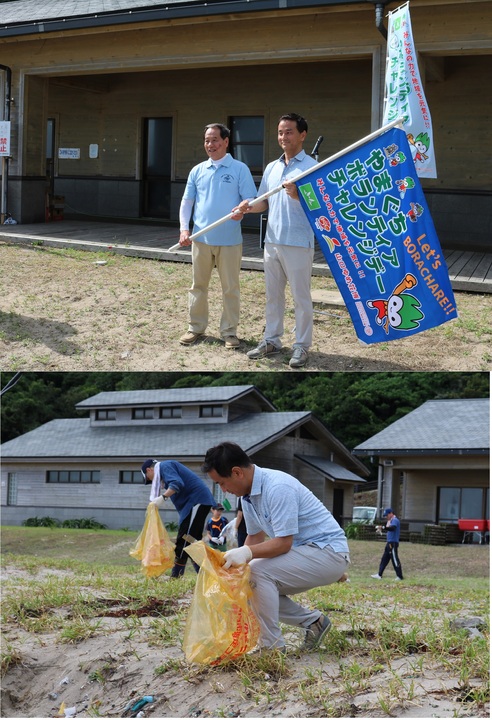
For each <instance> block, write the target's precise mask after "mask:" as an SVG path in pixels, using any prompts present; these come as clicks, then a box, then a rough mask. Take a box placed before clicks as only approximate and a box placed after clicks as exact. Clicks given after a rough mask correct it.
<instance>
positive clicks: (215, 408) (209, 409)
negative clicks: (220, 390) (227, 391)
mask: <svg viewBox="0 0 492 720" xmlns="http://www.w3.org/2000/svg"><path fill="white" fill-rule="evenodd" d="M200 417H202V418H210V417H222V405H203V406H202V407H201V408H200Z"/></svg>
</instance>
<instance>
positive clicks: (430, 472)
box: [354, 398, 490, 532]
mask: <svg viewBox="0 0 492 720" xmlns="http://www.w3.org/2000/svg"><path fill="white" fill-rule="evenodd" d="M354 454H355V455H357V456H359V457H372V458H373V460H374V462H377V464H378V468H379V478H378V500H377V506H378V508H379V510H380V514H381V515H382V512H381V511H382V510H383V509H384V508H386V507H391V508H393V510H394V511H395V513H396V514H397V515H398V517H399V518H400V520H402V521H404V522H405V523H407V524H408V526H409V529H410V530H411V531H412V530H413V531H415V532H420V531H421V530H422V529H423V527H424V525H426V524H439V523H442V524H447V523H451V524H452V523H455V524H457V523H458V520H459V519H460V518H461V519H483V520H487V519H489V518H490V400H489V399H488V398H474V399H463V400H459V399H456V400H429V401H427V402H425V403H424V404H423V405H421V406H420V407H418V408H416V409H415V410H413V411H412V412H409V413H408V414H407V415H405V416H404V417H402V418H400V419H399V420H397V421H396V422H394V423H392V424H391V425H389V426H388V427H387V428H385V429H384V430H382V431H381V432H379V433H377V434H376V435H374V436H373V437H371V438H369V439H368V440H366V441H364V442H363V443H361V444H360V445H357V447H356V448H355V449H354Z"/></svg>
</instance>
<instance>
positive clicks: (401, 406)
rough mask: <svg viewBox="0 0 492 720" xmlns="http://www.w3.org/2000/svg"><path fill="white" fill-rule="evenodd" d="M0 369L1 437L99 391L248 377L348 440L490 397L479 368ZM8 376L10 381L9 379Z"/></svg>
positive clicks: (70, 413)
mask: <svg viewBox="0 0 492 720" xmlns="http://www.w3.org/2000/svg"><path fill="white" fill-rule="evenodd" d="M14 376H15V374H14V373H3V374H2V378H1V385H2V388H3V389H5V388H6V386H7V385H8V384H9V383H11V384H12V386H11V387H10V389H8V390H7V391H6V392H5V393H4V394H3V395H2V408H1V420H2V428H1V439H2V442H6V441H7V440H11V439H13V438H15V437H18V436H19V435H22V434H23V433H26V432H29V431H30V430H33V429H35V428H36V427H39V426H40V425H42V424H43V423H46V422H49V421H50V420H54V419H58V418H73V417H84V416H85V417H88V412H85V413H81V412H78V411H76V410H75V405H76V404H77V403H78V402H81V401H82V400H85V399H86V398H88V397H91V396H92V395H97V393H100V392H106V391H115V390H120V391H121V390H151V389H156V388H185V387H207V386H220V385H254V386H255V387H257V388H258V390H260V391H261V392H262V393H263V394H264V395H265V396H266V398H267V399H268V400H269V401H270V402H271V403H272V404H273V405H274V406H275V407H276V409H277V410H281V411H291V412H292V411H306V410H309V411H311V412H312V413H313V414H314V415H316V417H317V418H318V419H320V420H321V421H322V422H323V423H324V424H325V425H326V426H327V428H328V429H329V430H330V432H332V433H333V434H334V435H335V436H336V437H337V438H338V439H339V440H340V441H341V442H343V443H344V444H345V445H346V446H347V448H349V449H350V450H352V449H353V448H354V447H355V446H356V445H358V444H359V443H361V442H363V441H364V440H367V439H368V438H369V437H371V436H372V435H374V434H375V433H377V432H379V431H380V430H383V429H384V428H385V427H387V426H388V425H389V424H391V423H392V422H394V421H395V420H398V419H399V418H401V417H403V416H404V415H406V414H407V413H408V412H410V411H411V410H414V409H415V408H417V407H419V406H420V405H422V403H424V402H425V401H426V400H434V399H449V398H484V397H489V391H490V379H489V378H490V376H489V373H485V372H453V373H451V372H379V373H365V372H357V373H346V372H340V373H337V372H333V373H330V372H326V373H325V372H324V373H316V372H313V373H275V372H238V373H235V372H225V373H200V372H191V373H190V372H46V373H42V372H41V373H32V372H26V373H21V374H19V375H18V377H17V376H15V377H14ZM13 380H15V384H13V383H12V381H13Z"/></svg>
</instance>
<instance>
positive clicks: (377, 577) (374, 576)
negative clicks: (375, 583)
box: [371, 573, 383, 580]
mask: <svg viewBox="0 0 492 720" xmlns="http://www.w3.org/2000/svg"><path fill="white" fill-rule="evenodd" d="M371 577H372V578H374V580H382V579H383V578H382V577H381V575H378V573H376V574H375V575H371Z"/></svg>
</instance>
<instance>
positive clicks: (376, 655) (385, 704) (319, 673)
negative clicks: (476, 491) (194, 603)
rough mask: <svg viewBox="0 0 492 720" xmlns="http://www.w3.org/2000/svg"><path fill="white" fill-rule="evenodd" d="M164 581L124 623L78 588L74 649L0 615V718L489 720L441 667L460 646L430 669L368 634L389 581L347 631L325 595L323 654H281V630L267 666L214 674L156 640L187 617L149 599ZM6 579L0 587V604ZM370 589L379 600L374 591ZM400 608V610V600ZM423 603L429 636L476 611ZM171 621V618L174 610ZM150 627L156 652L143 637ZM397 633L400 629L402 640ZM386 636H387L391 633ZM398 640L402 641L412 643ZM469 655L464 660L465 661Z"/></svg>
mask: <svg viewBox="0 0 492 720" xmlns="http://www.w3.org/2000/svg"><path fill="white" fill-rule="evenodd" d="M373 545H374V544H373ZM431 551H435V548H431ZM408 559H409V558H408ZM482 564H483V557H482ZM2 574H3V579H4V580H9V581H10V583H12V581H17V582H18V583H22V582H26V581H29V580H32V579H33V578H34V579H35V580H36V581H39V580H43V581H45V582H46V583H47V585H46V587H48V585H49V584H50V583H52V582H53V581H56V580H58V581H59V582H60V583H62V582H63V581H64V582H65V583H66V581H67V579H70V578H71V577H72V580H73V582H74V585H75V586H76V584H77V578H76V577H75V576H74V575H73V573H71V571H69V570H66V571H60V570H56V571H50V570H47V569H44V568H43V569H42V572H41V570H40V573H37V572H34V573H33V572H27V571H25V570H21V569H16V568H15V567H13V566H12V565H9V566H8V567H7V568H5V572H3V571H2ZM50 574H51V578H50ZM169 582H173V581H169V580H168V579H167V578H166V577H161V578H160V579H159V580H157V581H155V582H154V587H155V589H156V591H157V592H156V594H155V595H154V596H152V597H149V598H148V601H147V603H145V604H142V603H141V604H140V606H139V612H138V613H134V614H133V616H132V613H128V612H127V610H128V609H129V608H131V606H132V598H131V597H130V596H129V595H128V593H127V594H125V593H121V594H118V596H117V597H110V596H108V592H107V591H106V592H105V591H104V589H99V590H96V589H92V590H90V589H89V588H87V597H86V602H85V608H86V610H87V613H88V616H89V617H91V625H92V627H93V630H92V631H91V632H90V633H88V634H87V636H86V637H85V638H83V639H80V640H77V641H73V642H60V636H59V634H58V633H56V632H29V631H28V630H27V629H26V622H27V623H28V622H29V621H30V620H32V622H33V623H35V622H36V621H37V617H34V616H33V617H32V618H31V617H27V618H26V617H23V618H22V623H21V622H18V618H16V617H14V616H11V617H7V618H6V621H5V622H4V625H3V640H2V654H3V656H4V655H5V653H6V652H7V653H8V652H9V651H10V652H12V653H13V654H14V657H13V658H12V662H11V664H10V666H9V668H8V671H7V672H6V673H5V674H4V676H3V679H2V710H1V716H2V717H9V718H17V717H21V718H30V717H33V718H34V717H36V718H49V717H58V716H61V717H63V716H64V714H65V713H64V709H63V708H65V709H71V708H74V710H73V712H74V713H75V715H74V716H76V717H96V716H97V717H115V718H116V717H122V716H123V715H124V711H125V708H127V707H128V706H129V705H131V706H133V705H134V704H135V703H136V702H137V701H138V700H139V699H141V698H143V697H145V696H152V698H153V702H151V703H148V704H146V705H144V706H143V707H142V708H141V710H140V713H141V714H140V715H139V717H156V718H167V717H174V718H182V717H187V718H193V717H204V718H205V717H206V718H217V717H245V718H257V717H263V718H266V717H272V718H273V717H282V718H287V717H304V718H308V717H359V718H377V717H388V716H393V717H400V718H407V717H408V718H431V717H438V718H447V717H489V713H490V706H489V701H488V698H484V700H483V702H479V703H477V702H476V700H477V691H478V688H479V687H480V683H481V682H482V683H483V679H482V681H480V680H479V679H478V678H474V677H473V673H471V674H470V675H469V676H468V677H466V680H465V679H464V677H465V676H466V675H467V673H466V672H465V669H464V666H462V667H461V672H460V664H459V663H457V664H453V663H452V662H450V661H449V658H452V656H453V654H454V655H456V656H457V657H460V656H461V655H462V650H461V649H460V647H458V646H456V647H455V648H453V647H451V648H449V649H448V654H449V658H448V660H447V661H445V662H440V658H438V657H436V654H435V653H433V652H431V651H430V648H429V647H428V646H427V645H426V643H425V642H423V643H415V644H414V645H412V644H411V643H410V644H408V649H407V652H404V653H402V652H401V647H400V648H399V649H398V648H397V647H396V644H395V648H394V650H392V649H390V650H388V649H387V650H386V652H383V651H382V648H381V645H380V643H381V635H380V634H379V635H378V626H379V625H381V624H382V623H387V624H388V628H389V627H392V628H393V629H394V628H396V627H397V626H398V627H400V623H397V624H396V625H395V619H394V615H395V603H396V604H398V599H392V597H391V595H392V594H393V595H394V594H398V593H399V592H401V591H402V590H401V587H398V588H395V590H393V586H394V583H393V582H391V578H390V579H388V581H387V582H386V583H385V585H386V591H385V592H382V591H383V586H382V585H381V584H380V583H377V584H376V585H374V584H373V585H372V586H371V588H369V587H367V589H366V590H365V596H366V599H365V603H364V605H362V604H361V603H360V600H359V601H358V610H357V612H360V613H363V618H364V619H363V620H362V621H361V623H360V624H359V627H358V628H357V629H354V626H353V625H351V624H350V622H349V620H348V616H347V615H346V610H347V609H348V608H350V607H351V606H352V605H353V604H354V600H353V598H352V593H353V591H354V590H356V586H353V587H351V586H350V585H349V584H344V585H343V586H341V585H337V586H336V589H330V591H329V593H328V595H326V596H324V597H325V600H324V602H325V603H326V605H325V606H324V609H327V607H329V610H330V615H331V616H332V620H333V622H334V630H332V633H333V632H335V634H336V635H335V637H336V638H337V641H336V642H335V643H334V645H333V646H331V650H328V651H327V650H324V651H319V652H312V653H304V654H302V655H299V654H298V653H296V652H295V651H294V650H292V649H291V648H294V647H296V646H297V645H298V644H299V640H300V635H299V630H298V629H292V630H291V631H289V629H286V632H285V633H284V634H285V637H286V640H287V646H288V648H289V652H288V654H287V656H286V657H285V658H281V659H280V660H278V661H277V664H275V663H273V662H271V661H270V664H264V665H262V664H261V662H259V661H258V660H254V661H253V660H252V659H251V658H249V660H251V663H250V664H248V663H246V664H245V665H242V666H241V665H240V664H236V665H235V664H232V665H230V666H225V667H218V668H208V667H202V666H197V665H189V664H188V663H187V662H186V661H185V659H184V656H183V652H182V649H181V646H180V642H179V640H178V641H176V635H175V636H174V638H171V637H170V638H169V640H168V641H166V640H165V639H164V640H163V638H165V634H164V633H163V629H165V628H166V623H171V624H172V623H174V622H175V618H176V613H177V612H178V611H179V610H183V609H184V610H186V609H187V608H188V606H189V603H190V602H191V597H192V590H188V591H185V592H183V593H182V594H181V596H180V597H179V598H174V597H173V598H172V599H169V598H164V597H161V598H160V600H159V587H161V588H162V585H163V584H164V583H169ZM355 582H356V585H357V581H355ZM10 583H6V585H5V588H6V589H5V591H4V593H3V597H4V599H5V598H6V597H7V596H8V592H9V587H12V585H10ZM398 585H399V586H400V584H398ZM51 587H52V585H51ZM373 588H374V592H375V593H379V592H380V591H381V592H382V594H381V595H379V596H378V595H374V592H373V593H371V590H372V589H373ZM424 592H425V593H428V592H429V588H424V587H422V588H420V587H410V586H408V587H407V588H406V589H405V596H407V594H408V595H412V593H414V597H417V596H418V597H419V598H420V597H421V595H422V593H424ZM415 593H416V594H415ZM85 596H86V593H85V591H84V597H85ZM401 600H402V601H403V602H407V601H406V600H405V599H404V597H403V596H402V597H401ZM409 602H411V600H410V601H409ZM423 607H425V608H426V609H425V610H423V612H424V614H427V613H435V614H436V632H439V627H440V625H441V623H442V621H443V618H444V616H446V619H449V618H450V617H452V615H453V613H454V614H459V615H461V616H467V615H473V614H474V612H475V611H476V608H474V607H467V606H466V604H465V606H462V607H460V609H459V610H458V609H457V608H456V605H455V604H453V603H450V607H449V608H445V609H444V608H434V609H433V600H432V593H431V594H430V595H428V596H427V602H426V603H425V604H424V605H423ZM94 608H96V609H97V613H96V614H95V615H94V614H93V613H92V611H93V610H94ZM71 610H72V608H71V605H70V603H67V604H66V605H64V606H63V607H62V608H59V609H58V610H57V611H56V612H58V613H59V614H60V615H62V616H63V618H64V621H65V622H67V623H68V622H70V621H73V617H72V615H71ZM156 613H157V614H158V617H156ZM180 617H181V622H182V618H183V614H181V616H180ZM403 617H404V615H403ZM157 630H158V632H159V633H160V635H159V638H160V642H159V643H158V644H157V643H156V642H155V641H154V640H155V633H156V631H157ZM408 630H409V628H408V627H406V626H405V624H404V623H402V624H401V632H403V633H404V632H408ZM178 632H179V635H178V637H181V636H182V633H181V632H180V631H178ZM391 632H392V633H393V632H394V630H391ZM392 637H395V638H397V637H398V633H397V632H395V634H394V635H392ZM408 638H409V640H411V635H408ZM347 644H349V646H348V647H349V650H348V652H347ZM13 648H15V650H13ZM338 648H339V649H340V652H338ZM468 657H469V660H471V659H472V657H473V656H472V655H469V656H468ZM463 662H466V658H465V656H464V655H463ZM62 703H63V704H64V705H62ZM60 708H61V710H60Z"/></svg>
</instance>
